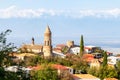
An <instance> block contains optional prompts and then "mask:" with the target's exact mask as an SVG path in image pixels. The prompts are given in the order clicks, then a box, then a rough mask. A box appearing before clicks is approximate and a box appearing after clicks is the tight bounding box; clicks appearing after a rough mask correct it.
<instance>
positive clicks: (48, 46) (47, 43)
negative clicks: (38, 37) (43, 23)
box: [43, 26, 52, 57]
mask: <svg viewBox="0 0 120 80" xmlns="http://www.w3.org/2000/svg"><path fill="white" fill-rule="evenodd" d="M51 34H52V33H51V30H50V28H49V26H47V28H46V30H45V33H44V46H43V53H44V57H52V40H51Z"/></svg>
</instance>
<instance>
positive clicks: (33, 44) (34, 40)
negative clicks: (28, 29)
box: [32, 37, 35, 45]
mask: <svg viewBox="0 0 120 80" xmlns="http://www.w3.org/2000/svg"><path fill="white" fill-rule="evenodd" d="M34 41H35V40H34V38H33V37H32V45H34V44H35V42H34Z"/></svg>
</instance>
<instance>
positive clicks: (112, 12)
mask: <svg viewBox="0 0 120 80" xmlns="http://www.w3.org/2000/svg"><path fill="white" fill-rule="evenodd" d="M44 16H47V17H49V16H64V17H72V18H84V17H96V18H111V17H112V18H119V17H120V9H119V8H115V9H109V10H79V11H70V10H52V9H50V10H48V9H44V8H40V9H19V8H17V7H16V6H10V7H8V8H5V9H0V18H40V17H44Z"/></svg>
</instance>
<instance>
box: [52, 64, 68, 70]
mask: <svg viewBox="0 0 120 80" xmlns="http://www.w3.org/2000/svg"><path fill="white" fill-rule="evenodd" d="M52 66H53V68H55V69H59V70H68V68H67V67H66V66H63V65H60V64H53V65H52Z"/></svg>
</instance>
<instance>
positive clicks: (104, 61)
mask: <svg viewBox="0 0 120 80" xmlns="http://www.w3.org/2000/svg"><path fill="white" fill-rule="evenodd" d="M102 66H103V67H105V66H107V53H106V51H104V52H103V64H102Z"/></svg>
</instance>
